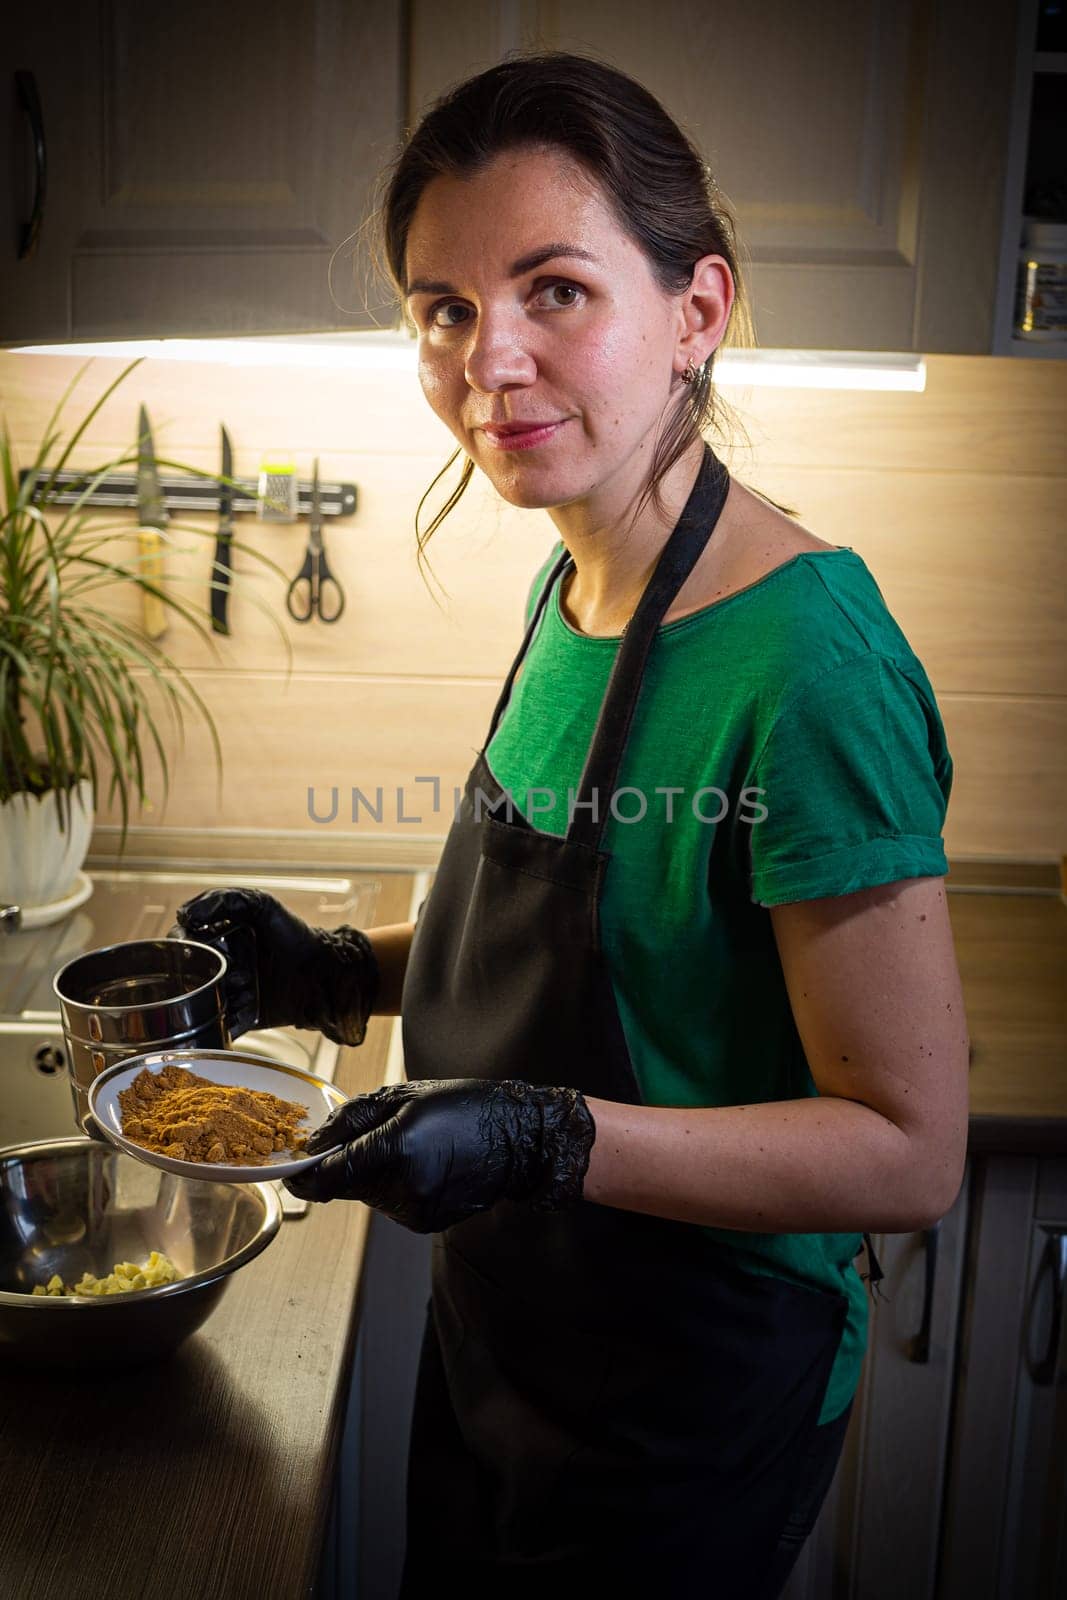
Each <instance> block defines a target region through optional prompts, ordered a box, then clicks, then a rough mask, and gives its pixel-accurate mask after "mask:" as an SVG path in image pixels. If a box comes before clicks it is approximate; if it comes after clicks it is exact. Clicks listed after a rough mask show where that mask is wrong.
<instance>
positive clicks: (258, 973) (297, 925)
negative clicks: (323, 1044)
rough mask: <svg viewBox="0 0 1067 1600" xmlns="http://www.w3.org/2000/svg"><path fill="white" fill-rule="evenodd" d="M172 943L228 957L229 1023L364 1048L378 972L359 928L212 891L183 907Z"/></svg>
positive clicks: (254, 896) (242, 1029) (249, 895)
mask: <svg viewBox="0 0 1067 1600" xmlns="http://www.w3.org/2000/svg"><path fill="white" fill-rule="evenodd" d="M170 936H171V937H172V938H183V939H193V940H195V941H196V942H197V943H199V944H207V945H210V946H211V947H212V949H215V950H218V951H219V952H220V954H222V955H224V956H225V957H226V960H227V963H228V966H227V972H226V976H225V978H224V980H223V992H224V996H225V1002H226V1018H227V1023H228V1026H229V1029H230V1033H231V1035H232V1036H233V1037H234V1038H236V1037H238V1036H239V1035H240V1034H242V1033H247V1032H248V1030H249V1029H250V1028H256V1027H259V1028H282V1027H297V1028H316V1029H318V1030H319V1031H320V1032H321V1033H324V1034H325V1035H326V1037H327V1038H328V1039H332V1040H333V1042H334V1043H335V1044H349V1045H356V1044H362V1043H363V1039H364V1036H365V1034H366V1030H367V1020H368V1018H369V1017H370V1014H371V1012H372V1010H373V1009H374V1002H375V999H376V997H377V992H378V982H379V974H378V965H377V962H376V960H375V957H374V951H373V949H372V948H371V944H370V940H369V939H368V938H367V935H366V934H365V933H363V932H362V931H361V930H360V929H358V928H350V927H341V928H336V929H332V930H329V931H327V930H326V929H324V928H311V927H309V926H308V924H307V923H306V922H302V921H301V920H300V918H299V917H297V916H294V915H293V913H292V912H291V911H289V910H287V909H286V907H285V906H283V905H282V904H281V902H280V901H279V900H276V899H275V898H274V896H273V895H269V894H265V893H264V892H263V890H262V889H208V890H206V891H205V892H204V893H203V894H198V895H194V896H193V898H192V899H191V900H187V901H185V903H184V904H183V905H180V906H179V907H178V910H177V913H176V926H175V927H174V928H172V929H171V935H170Z"/></svg>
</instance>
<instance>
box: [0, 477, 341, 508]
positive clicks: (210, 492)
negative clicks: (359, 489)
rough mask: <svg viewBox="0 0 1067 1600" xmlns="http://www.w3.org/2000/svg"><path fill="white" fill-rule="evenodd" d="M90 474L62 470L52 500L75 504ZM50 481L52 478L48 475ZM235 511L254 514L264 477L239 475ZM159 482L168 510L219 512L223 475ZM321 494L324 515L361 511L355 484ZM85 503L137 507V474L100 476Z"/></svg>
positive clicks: (301, 497)
mask: <svg viewBox="0 0 1067 1600" xmlns="http://www.w3.org/2000/svg"><path fill="white" fill-rule="evenodd" d="M91 476H92V475H91V474H90V475H89V476H86V474H85V473H84V472H74V471H70V470H67V471H64V472H57V473H56V475H55V480H54V482H53V485H52V488H51V490H50V492H49V496H48V498H49V501H50V503H53V504H55V505H66V506H70V505H73V504H74V502H75V501H76V500H79V499H80V498H81V496H82V495H83V494H84V493H85V487H86V484H88V483H89V482H90V481H91ZM28 477H29V472H28V471H23V472H21V473H20V474H19V482H20V483H22V482H24V481H25V479H26V478H28ZM44 481H45V482H47V481H48V478H47V475H45V480H44ZM233 485H234V488H233V510H234V513H235V514H237V513H240V512H242V511H244V512H255V511H256V509H257V508H258V506H259V493H258V488H259V480H258V479H257V478H236V477H235V478H234V480H233ZM159 486H160V488H161V490H162V491H163V504H164V506H165V507H166V509H167V510H168V511H204V512H207V511H218V510H219V485H218V479H217V478H212V477H210V476H208V475H207V474H205V475H204V477H203V478H189V477H185V478H167V477H165V476H164V475H163V474H162V473H161V474H160V478H159ZM319 498H320V504H321V508H322V514H323V516H324V517H350V516H351V515H352V514H353V512H354V511H355V509H356V486H355V484H354V483H322V482H320V483H319ZM85 505H86V506H87V507H88V506H122V507H128V508H129V509H131V510H134V511H135V510H136V509H137V475H136V473H133V472H113V473H109V474H108V475H107V477H105V478H101V479H100V482H99V483H98V484H97V485H96V488H95V489H94V490H93V492H92V493H91V494H89V495H86V496H85ZM310 512H311V483H310V480H309V481H308V482H307V483H305V482H304V481H303V480H299V481H298V483H297V516H308V515H310Z"/></svg>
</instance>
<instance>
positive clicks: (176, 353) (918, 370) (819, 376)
mask: <svg viewBox="0 0 1067 1600" xmlns="http://www.w3.org/2000/svg"><path fill="white" fill-rule="evenodd" d="M13 353H14V354H16V355H53V356H109V357H112V358H119V359H131V360H132V359H134V358H135V357H138V356H142V357H146V358H148V359H150V360H153V361H212V362H219V363H221V364H222V365H224V366H232V367H333V368H338V369H347V370H348V371H353V370H361V371H370V372H384V371H396V372H408V371H409V372H412V373H413V372H414V371H415V368H416V345H415V341H414V340H413V339H409V338H408V337H407V336H406V335H404V334H374V333H351V334H320V335H314V334H310V335H305V336H303V337H299V338H297V337H293V338H284V337H281V338H279V337H275V338H270V339H137V340H125V339H123V340H114V341H104V342H100V343H95V344H35V345H23V346H21V347H20V348H18V349H16V350H15V351H14V352H13ZM714 370H715V382H716V383H717V384H718V385H720V386H722V387H723V388H740V389H896V390H909V391H912V392H915V393H921V392H922V391H923V390H924V389H925V388H926V362H925V361H924V359H923V357H922V356H916V355H911V354H908V353H906V352H905V353H903V354H899V355H898V354H896V353H893V352H885V351H863V350H724V351H723V352H722V354H721V355H720V356H719V357H718V358H717V360H716V362H715V369H714Z"/></svg>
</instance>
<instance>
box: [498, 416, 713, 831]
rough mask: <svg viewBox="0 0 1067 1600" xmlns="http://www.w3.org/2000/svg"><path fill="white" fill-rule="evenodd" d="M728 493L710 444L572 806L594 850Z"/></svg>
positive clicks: (515, 665) (628, 643) (635, 624)
mask: <svg viewBox="0 0 1067 1600" xmlns="http://www.w3.org/2000/svg"><path fill="white" fill-rule="evenodd" d="M729 488H730V474H729V473H728V472H727V470H726V467H725V466H724V465H723V463H722V462H721V461H720V460H719V458H718V457H717V456H716V455H715V453H714V451H713V450H712V448H711V446H710V445H709V444H707V443H705V445H704V455H703V459H702V460H701V463H700V471H699V473H698V474H697V479H696V482H695V483H694V485H693V488H692V490H691V491H690V495H689V499H688V500H687V501H686V503H685V507H684V509H683V511H682V514H681V516H680V517H679V518H678V521H677V522H676V523H675V525H674V529H673V531H672V533H671V535H670V537H669V539H668V540H667V543H666V544H665V545H664V547H663V549H662V550H661V551H660V556H659V560H658V561H657V563H656V566H655V569H654V571H653V573H652V576H651V578H650V579H649V580H648V583H647V584H646V585H645V590H644V593H643V594H642V596H641V599H640V602H639V603H638V607H637V610H636V611H635V612H634V614H633V617H632V618H631V620H630V623H629V626H628V627H627V629H626V632H625V634H624V635H623V640H622V644H621V646H620V648H619V653H618V655H617V656H616V657H615V665H614V666H613V668H612V671H611V677H610V678H609V679H608V687H607V691H606V693H605V695H604V703H603V705H602V706H601V708H600V716H599V717H598V719H597V725H596V730H595V732H594V734H593V741H592V744H591V745H590V748H589V754H588V756H587V757H586V762H585V767H584V770H583V772H582V779H581V783H580V785H579V788H578V796H577V800H576V802H575V807H574V817H573V819H572V821H571V824H570V827H569V828H568V829H567V838H568V839H571V840H576V841H577V842H578V843H580V844H585V845H588V846H590V848H591V849H594V850H595V849H598V848H599V845H600V839H601V836H602V835H603V832H604V825H605V823H606V822H607V817H608V806H609V802H610V799H611V795H612V794H613V792H614V787H615V780H616V778H617V776H618V771H619V766H620V764H621V762H622V757H623V753H624V751H625V749H626V741H627V738H628V737H629V733H630V725H631V723H632V722H633V716H634V711H635V709H636V707H637V698H638V695H639V694H640V692H641V682H642V679H643V677H644V671H645V662H646V661H647V659H648V653H649V651H650V650H651V648H652V645H653V643H654V641H655V638H656V632H657V629H658V628H659V625H660V623H661V622H662V621H663V618H664V616H665V615H666V613H667V611H668V610H669V608H670V606H671V603H672V601H673V600H674V599H675V598H676V597H677V595H678V592H679V590H680V589H681V587H682V585H683V583H684V582H685V580H686V579H687V578H688V576H689V574H690V573H691V572H692V570H693V568H694V567H695V566H696V564H697V561H698V560H699V559H700V556H701V554H702V553H703V550H704V546H705V545H706V544H707V542H708V540H709V539H710V538H711V535H712V533H713V532H714V530H715V525H716V523H717V522H718V520H719V516H720V514H721V512H722V508H723V506H724V505H725V504H726V496H727V493H728V492H729ZM573 564H574V563H573V561H572V559H571V556H570V552H569V551H567V550H564V551H563V552H562V553H561V554H560V557H559V559H558V560H557V562H556V564H555V566H554V567H553V568H552V571H551V572H550V573H549V576H548V580H547V582H546V583H545V584H544V586H543V588H542V590H541V594H540V596H539V598H538V601H537V605H536V606H535V608H534V613H533V616H532V617H531V618H530V621H529V624H528V626H527V629H526V632H525V634H524V636H523V641H522V644H521V645H520V646H519V650H518V654H517V655H516V657H515V660H514V661H513V662H512V664H511V671H510V672H509V673H508V675H507V678H506V679H505V682H504V687H503V688H502V689H501V691H500V694H499V696H498V698H497V702H496V707H495V709H494V711H493V716H492V721H491V722H490V724H489V733H488V736H487V738H486V741H485V744H484V746H483V747H482V751H481V753H482V754H483V755H484V753H485V750H486V749H488V747H489V745H490V744H491V742H492V739H493V735H494V734H495V732H496V730H497V725H498V724H499V722H500V719H501V717H502V716H503V714H504V710H505V708H506V706H507V703H508V700H509V699H510V698H511V691H512V688H513V687H514V684H515V677H516V674H517V673H518V670H519V667H520V666H521V665H522V662H523V660H524V658H525V656H526V652H527V650H528V649H529V648H530V644H531V643H532V641H533V636H534V634H535V633H536V632H537V626H538V623H539V622H540V620H541V617H542V615H543V613H544V609H545V606H546V605H547V604H548V597H549V595H550V594H551V593H552V589H553V587H554V585H555V583H556V581H557V579H558V578H559V577H560V576H561V575H562V574H563V573H564V572H565V571H566V570H567V568H568V567H571V566H573ZM594 794H595V796H596V805H595V807H594V805H593V796H594Z"/></svg>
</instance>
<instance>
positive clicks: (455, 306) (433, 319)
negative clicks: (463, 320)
mask: <svg viewBox="0 0 1067 1600" xmlns="http://www.w3.org/2000/svg"><path fill="white" fill-rule="evenodd" d="M464 309H465V308H464V307H463V306H461V305H460V303H459V301H458V300H442V301H440V302H439V304H437V305H435V306H434V308H433V310H432V311H431V312H430V326H431V328H458V327H459V326H460V324H459V323H458V322H453V321H452V320H451V319H448V320H447V321H444V322H441V321H438V317H439V315H440V313H441V312H443V311H463V310H464Z"/></svg>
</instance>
